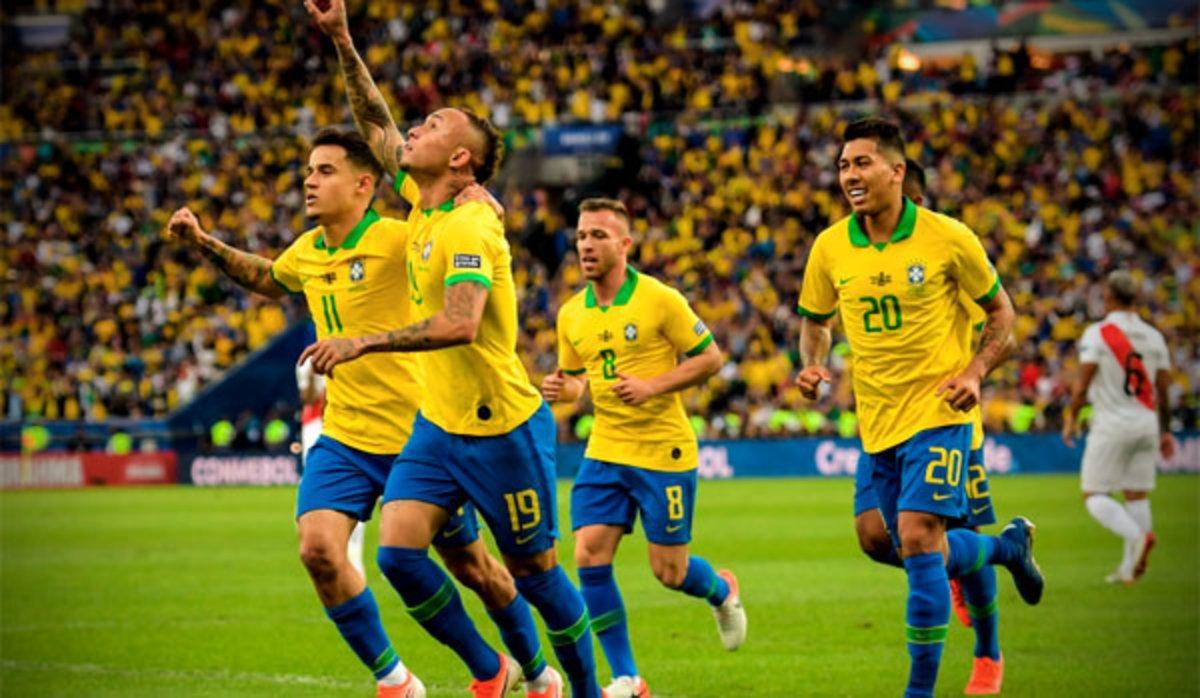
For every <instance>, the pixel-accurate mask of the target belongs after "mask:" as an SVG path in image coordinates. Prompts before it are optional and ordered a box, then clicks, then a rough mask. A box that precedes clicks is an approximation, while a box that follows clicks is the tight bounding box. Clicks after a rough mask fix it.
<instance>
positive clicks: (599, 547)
mask: <svg viewBox="0 0 1200 698" xmlns="http://www.w3.org/2000/svg"><path fill="white" fill-rule="evenodd" d="M612 558H613V551H612V550H611V549H610V548H609V546H608V545H606V544H605V542H604V541H600V540H592V539H589V538H584V537H579V538H576V539H575V566H576V567H596V566H597V565H608V564H611V563H612Z"/></svg>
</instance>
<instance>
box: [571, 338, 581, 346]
mask: <svg viewBox="0 0 1200 698" xmlns="http://www.w3.org/2000/svg"><path fill="white" fill-rule="evenodd" d="M582 341H583V340H582V339H572V340H571V346H573V347H577V346H579V344H580V342H582Z"/></svg>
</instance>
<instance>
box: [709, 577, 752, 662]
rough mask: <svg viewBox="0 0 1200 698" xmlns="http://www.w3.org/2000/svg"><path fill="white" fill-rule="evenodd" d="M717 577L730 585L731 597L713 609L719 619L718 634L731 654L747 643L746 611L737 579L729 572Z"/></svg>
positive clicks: (727, 597)
mask: <svg viewBox="0 0 1200 698" xmlns="http://www.w3.org/2000/svg"><path fill="white" fill-rule="evenodd" d="M717 576H718V577H720V578H721V579H724V580H725V583H726V584H728V585H729V596H726V597H725V601H724V602H723V603H722V604H721V605H720V606H717V607H716V608H714V609H713V615H714V616H716V618H717V632H718V633H720V635H721V644H722V645H723V646H724V647H725V649H727V650H729V651H730V652H732V651H734V650H736V649H737V648H739V647H741V646H742V643H743V642H745V641H746V609H744V608H742V595H741V592H740V591H739V589H738V581H737V577H736V576H735V575H734V574H733V572H731V571H729V570H721V571H720V572H717Z"/></svg>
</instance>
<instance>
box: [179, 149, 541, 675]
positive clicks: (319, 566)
mask: <svg viewBox="0 0 1200 698" xmlns="http://www.w3.org/2000/svg"><path fill="white" fill-rule="evenodd" d="M380 175H381V172H380V169H379V164H378V162H377V161H376V160H375V158H374V156H373V155H372V154H371V151H370V148H369V146H368V145H367V144H366V142H364V141H363V139H362V138H361V137H360V136H359V135H358V134H357V133H355V132H353V131H349V132H342V131H338V130H335V129H329V130H325V131H322V132H321V133H320V134H318V135H317V137H316V138H315V139H314V141H313V147H312V151H311V152H310V154H309V174H308V177H307V178H306V179H305V212H306V214H307V215H308V216H310V217H312V218H313V219H315V220H316V221H317V223H318V226H317V227H316V228H313V229H311V230H309V231H307V232H305V233H304V234H303V235H301V236H299V237H297V238H296V240H295V241H294V242H293V243H292V245H291V246H289V247H288V248H287V250H285V251H284V252H283V254H281V255H280V256H279V258H278V259H276V260H275V261H274V262H272V261H271V260H269V259H266V258H264V257H259V256H257V255H253V254H248V253H246V252H242V251H240V250H236V249H234V248H232V247H230V246H228V245H226V244H224V243H222V242H221V241H219V240H217V239H216V238H215V237H213V236H211V235H209V234H207V233H205V232H204V230H202V229H201V227H200V223H199V221H198V220H197V219H196V217H195V215H194V214H193V213H192V212H191V211H190V210H188V209H186V208H184V209H180V210H178V211H176V212H175V214H174V215H173V216H172V217H171V220H170V222H169V223H168V227H167V232H168V235H169V236H172V237H176V238H179V239H182V240H184V241H186V242H189V243H191V244H193V245H195V246H196V247H197V248H198V249H199V250H200V251H201V252H202V253H203V254H204V256H205V257H207V258H208V259H209V260H210V261H211V262H212V263H213V264H214V265H216V266H217V268H219V269H220V270H221V271H223V272H224V273H225V274H227V275H228V276H229V277H230V278H231V279H233V280H234V281H236V282H237V283H239V284H240V285H242V286H244V287H245V288H248V289H250V290H252V291H256V292H258V293H260V294H263V295H266V296H270V297H272V298H279V297H281V296H283V295H284V294H285V293H288V292H303V293H304V295H305V298H306V300H307V302H308V307H309V310H310V312H311V313H312V316H313V318H314V319H315V322H316V325H317V336H318V337H327V336H331V335H336V334H342V333H346V332H353V331H357V332H367V331H371V330H374V329H377V328H383V327H389V326H392V325H394V324H397V323H403V322H405V321H406V320H407V318H408V316H409V310H408V304H407V302H406V295H407V285H408V281H407V276H406V271H405V241H406V239H407V236H408V227H407V225H406V224H405V223H404V222H403V221H398V220H395V219H391V218H382V217H380V216H379V214H377V213H376V212H375V211H374V209H372V208H370V204H371V200H372V199H373V198H374V195H375V190H376V182H378V180H379V177H380ZM472 191H473V194H467V195H466V196H474V197H475V198H477V199H478V200H484V197H485V196H486V192H483V191H482V189H480V188H475V189H473V190H472ZM464 202H465V197H464ZM419 393H420V373H419V370H418V367H417V366H416V362H415V361H413V360H412V359H411V358H406V357H404V356H402V355H395V354H387V355H381V356H373V357H370V358H369V360H366V361H363V362H360V363H358V364H356V365H354V366H350V367H347V369H346V370H344V371H342V372H341V373H339V375H338V377H337V379H336V380H331V381H330V382H329V386H328V393H327V398H328V399H327V403H326V409H325V413H324V426H323V434H322V435H321V437H320V438H319V439H318V440H317V442H316V443H315V444H314V446H313V448H312V451H311V452H310V454H309V457H308V460H307V463H306V468H305V472H304V476H303V477H302V478H301V481H300V488H299V491H298V493H297V502H296V519H297V525H298V528H299V537H300V557H301V560H302V561H303V563H304V566H305V568H306V569H307V570H308V573H309V575H310V577H311V578H312V580H313V585H314V586H315V587H316V590H317V594H318V596H319V597H320V599H321V602H322V604H323V605H324V606H325V608H326V613H327V614H328V616H329V618H330V619H331V620H332V621H333V622H334V623H335V624H336V625H337V628H338V630H339V631H340V632H341V634H342V636H343V638H345V640H346V642H347V644H349V645H350V647H351V648H352V649H353V650H354V652H355V654H356V655H357V656H358V657H359V659H360V660H362V662H363V663H364V664H366V666H367V667H368V668H370V669H371V671H372V672H373V673H374V674H375V676H376V679H377V680H378V694H379V695H380V696H394V697H399V698H419V697H420V696H423V695H425V692H424V687H423V686H422V685H421V682H420V680H419V679H417V678H416V676H415V675H413V674H412V673H411V672H409V671H408V670H407V669H406V668H405V667H404V665H403V664H402V663H401V662H400V659H399V657H398V656H397V654H396V652H395V650H394V649H393V648H392V645H391V642H390V641H389V640H388V637H387V635H386V634H385V632H384V629H383V625H382V622H381V621H380V617H379V610H378V607H377V605H376V602H375V597H374V596H373V595H372V593H371V590H370V588H369V587H367V586H366V584H365V582H364V580H363V577H362V575H360V574H358V572H357V571H356V570H355V569H354V568H353V566H352V565H351V564H350V563H349V561H348V560H347V553H346V550H347V541H348V539H349V537H350V532H351V529H352V528H353V527H354V525H355V522H356V521H365V520H367V519H369V518H370V517H371V513H372V511H373V510H374V508H375V501H376V500H377V499H378V498H379V496H380V495H381V494H382V492H383V487H384V483H385V482H386V479H387V476H388V472H389V470H390V469H391V464H392V460H393V459H394V457H395V455H396V454H397V453H399V452H400V450H401V449H402V448H403V447H404V444H405V442H406V441H407V439H408V436H409V433H410V430H411V428H412V421H413V417H414V414H415V412H416V402H417V395H418V394H419ZM438 546H439V548H438V550H439V552H440V553H441V554H442V556H443V559H444V560H445V561H446V564H447V566H449V567H450V569H451V570H452V571H453V573H454V575H455V576H456V577H457V578H459V579H460V580H461V581H462V582H463V583H464V584H466V585H467V586H469V587H471V588H472V589H474V590H475V591H476V592H477V593H479V594H480V595H481V597H483V599H484V602H485V604H486V605H487V606H488V607H489V608H491V609H500V610H499V611H493V617H496V618H497V623H498V624H499V625H500V626H501V634H502V635H503V636H505V638H506V640H508V639H509V638H510V637H512V638H514V639H515V640H516V644H517V646H521V647H524V648H525V649H524V650H522V653H523V654H528V655H529V656H531V657H532V656H537V655H540V653H541V650H540V648H539V647H538V640H537V636H536V630H535V627H534V626H533V619H532V617H531V616H530V614H529V612H528V610H527V607H525V605H524V602H523V601H522V600H521V599H520V598H519V597H517V594H516V589H515V587H514V585H513V582H512V578H511V575H509V573H508V572H507V571H506V570H505V569H504V567H503V566H501V565H500V563H499V562H498V561H496V560H495V559H494V558H492V557H491V556H490V555H488V554H487V552H486V549H485V548H484V546H483V543H482V542H481V541H479V539H478V530H477V525H476V523H475V516H474V513H473V512H472V511H469V510H467V511H464V512H461V513H460V514H459V515H458V516H456V517H454V518H453V519H452V520H451V522H450V523H449V524H448V525H447V526H446V528H445V529H444V532H443V534H442V535H441V536H440V537H439V539H438ZM522 609H525V610H524V619H523V620H521V619H520V615H521V611H522ZM510 619H515V620H510ZM505 621H507V622H505ZM512 646H513V645H510V648H511V647H512ZM514 652H516V650H514Z"/></svg>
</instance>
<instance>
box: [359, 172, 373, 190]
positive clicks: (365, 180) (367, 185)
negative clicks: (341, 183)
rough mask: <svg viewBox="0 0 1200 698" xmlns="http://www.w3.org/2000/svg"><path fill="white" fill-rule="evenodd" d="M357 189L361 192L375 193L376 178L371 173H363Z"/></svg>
mask: <svg viewBox="0 0 1200 698" xmlns="http://www.w3.org/2000/svg"><path fill="white" fill-rule="evenodd" d="M357 189H358V190H359V191H361V192H373V191H375V177H373V176H372V175H371V174H370V173H369V172H363V173H362V174H360V175H359V176H358V187H357Z"/></svg>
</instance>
